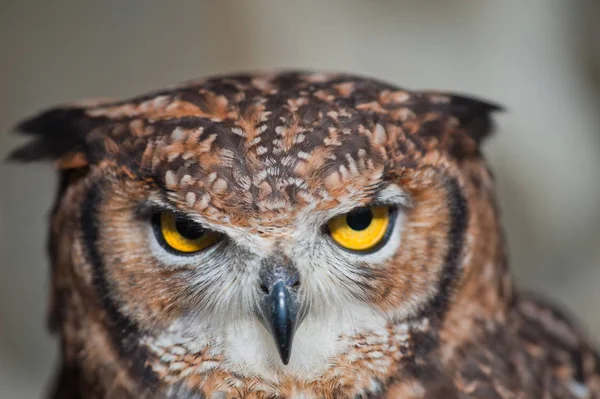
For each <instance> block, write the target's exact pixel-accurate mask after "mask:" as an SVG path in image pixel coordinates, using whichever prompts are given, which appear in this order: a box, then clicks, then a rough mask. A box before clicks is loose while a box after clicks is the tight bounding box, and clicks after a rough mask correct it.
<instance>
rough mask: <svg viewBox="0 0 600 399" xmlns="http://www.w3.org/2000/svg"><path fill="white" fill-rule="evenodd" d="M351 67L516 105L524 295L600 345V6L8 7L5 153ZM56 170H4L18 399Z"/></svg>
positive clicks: (38, 366)
mask: <svg viewBox="0 0 600 399" xmlns="http://www.w3.org/2000/svg"><path fill="white" fill-rule="evenodd" d="M281 67H302V68H314V69H331V70H342V71H350V72H356V73H362V74H367V75H373V76H376V77H379V78H383V79H386V80H389V81H391V82H395V83H397V84H399V85H401V86H405V87H408V88H414V89H443V90H452V91H459V92H463V93H469V94H474V95H478V96H481V97H484V98H488V99H491V100H494V101H497V102H500V103H502V104H504V105H505V106H506V107H507V108H508V110H509V112H507V113H505V114H502V115H499V116H498V126H499V131H498V133H497V135H496V136H495V138H493V139H492V140H491V141H489V142H488V144H487V145H486V148H485V152H486V154H487V156H488V159H489V161H490V163H491V165H492V167H493V168H494V170H495V173H496V178H497V186H498V194H499V197H500V205H501V207H502V209H503V217H504V222H505V226H506V230H507V236H508V244H509V248H510V253H511V260H512V264H513V270H514V273H515V276H516V279H517V281H518V282H519V284H521V285H522V286H525V287H529V288H533V289H536V290H538V291H542V292H543V293H544V294H546V295H547V296H550V297H552V298H554V299H555V300H556V301H558V302H560V303H561V304H562V305H563V306H564V307H565V308H567V309H569V310H570V311H572V313H573V314H574V315H575V317H576V319H577V320H578V321H579V322H580V323H581V325H582V326H583V327H584V328H585V329H586V330H587V332H588V334H589V335H590V336H591V337H593V338H594V339H596V340H597V341H596V342H600V310H599V308H600V290H599V289H597V287H598V286H599V285H600V245H599V244H600V240H599V237H600V234H599V233H600V112H598V111H599V110H600V2H598V1H594V0H590V1H583V0H572V1H566V0H563V1H559V0H556V1H555V0H530V1H526V2H524V1H520V0H503V1H472V0H454V1H448V0H437V1H399V0H398V1H391V0H389V1H374V0H370V1H369V0H345V1H344V0H339V1H333V0H312V1H307V0H303V1H277V0H270V1H268V0H261V1H255V0H245V1H241V0H239V1H219V2H217V1H213V2H209V1H187V2H186V1H172V2H168V1H149V0H145V1H122V0H121V1H116V0H115V1H103V2H94V3H93V4H92V3H91V2H85V1H68V0H60V1H59V0H54V1H24V0H0V72H1V73H0V157H2V158H3V157H4V156H5V154H6V153H7V152H8V151H9V150H10V149H11V148H14V146H15V145H17V144H18V143H21V142H22V140H21V139H20V138H18V137H15V136H14V135H10V134H8V132H9V131H10V128H11V127H12V126H13V125H14V124H15V122H17V121H18V120H19V119H20V118H22V117H25V116H27V115H30V114H31V113H34V112H36V111H38V110H40V109H41V108H44V107H47V106H50V105H53V104H55V103H59V102H66V101H73V100H78V99H81V98H84V97H123V96H131V95H135V94H139V93H143V92H145V91H147V90H149V89H155V88H160V87H162V86H165V85H168V84H171V83H175V82H178V81H181V80H187V79H190V78H193V77H199V76H206V75H210V74H215V73H223V72H229V71H240V70H248V69H264V68H281ZM54 190H55V176H54V174H53V173H52V171H51V170H50V167H49V166H48V165H27V166H24V165H12V164H9V165H7V164H2V165H0V255H1V256H0V398H35V397H39V396H40V394H41V392H42V391H43V389H44V386H45V385H46V384H47V381H48V377H49V375H50V372H51V370H52V367H53V365H54V363H55V359H56V347H55V346H56V342H55V341H54V340H53V339H52V338H51V337H50V336H49V335H48V334H47V332H46V329H45V313H46V298H47V283H48V274H47V273H48V267H47V262H46V257H45V253H44V245H45V241H44V240H45V235H46V217H47V213H48V208H49V206H50V203H51V200H52V196H53V192H54Z"/></svg>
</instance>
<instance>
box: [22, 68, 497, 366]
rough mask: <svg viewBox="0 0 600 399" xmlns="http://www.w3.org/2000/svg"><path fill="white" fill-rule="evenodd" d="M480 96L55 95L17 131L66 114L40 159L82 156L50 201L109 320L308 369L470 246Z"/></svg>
mask: <svg viewBox="0 0 600 399" xmlns="http://www.w3.org/2000/svg"><path fill="white" fill-rule="evenodd" d="M492 109H493V107H492V106H490V105H488V104H484V103H481V102H478V101H475V100H467V99H464V98H461V97H451V96H444V95H440V94H431V93H412V92H408V91H405V90H401V89H398V88H395V87H393V86H389V85H386V84H383V83H380V82H376V81H372V80H368V79H362V78H357V77H352V76H346V75H323V74H303V73H291V74H282V75H258V76H237V77H223V78H216V79H212V80H207V81H201V82H191V83H189V84H186V85H184V86H181V87H177V88H173V89H170V90H168V91H164V92H159V93H155V94H152V95H149V96H145V97H141V98H137V99H133V100H130V101H126V102H119V103H108V104H98V105H94V106H87V107H75V108H70V109H68V110H64V109H61V110H55V111H50V112H49V113H47V114H46V115H42V116H41V117H40V118H38V119H37V122H36V120H33V121H32V122H29V125H27V124H26V125H24V126H23V129H24V130H29V131H35V130H36V127H35V126H34V125H35V123H38V124H39V123H40V122H39V121H42V120H44V119H45V121H46V124H50V125H51V124H52V123H49V121H54V123H55V124H56V123H58V121H61V123H63V128H62V131H63V132H65V133H64V134H65V135H69V138H70V142H71V143H72V144H71V146H70V147H69V148H61V149H60V150H56V149H54V150H53V152H52V153H48V154H41V155H37V156H45V155H46V156H52V157H54V158H56V159H57V160H58V165H59V168H61V169H62V170H63V173H64V174H65V175H71V174H73V171H79V172H78V174H77V178H74V179H72V180H73V183H71V184H69V185H67V186H66V188H65V190H66V193H67V194H69V193H71V194H70V195H66V194H65V195H64V196H63V197H62V198H63V200H61V199H59V202H58V205H57V206H58V208H59V209H60V211H59V213H60V212H62V213H64V214H68V215H69V218H72V219H73V220H76V221H77V224H78V225H79V227H80V229H81V234H76V235H74V236H73V237H72V239H73V242H72V245H73V248H74V251H73V254H74V255H72V256H71V258H72V273H73V275H74V278H75V279H76V281H78V283H77V284H75V286H76V288H75V289H78V290H81V291H85V292H86V297H87V298H89V295H91V296H92V299H88V300H90V301H91V302H95V303H97V304H98V307H99V308H100V309H101V313H103V314H104V315H105V316H103V317H107V318H109V319H114V320H115V323H116V324H117V325H118V323H123V320H124V321H125V322H124V323H125V324H126V325H127V326H134V327H135V331H136V334H137V337H138V338H139V340H140V341H141V342H142V343H143V345H146V346H147V347H149V348H150V350H154V349H156V348H159V347H161V345H162V346H164V345H167V344H173V345H187V346H186V347H187V348H188V349H189V348H195V350H197V351H199V350H201V349H202V348H211V351H212V352H211V353H212V355H211V356H213V358H211V359H212V361H213V362H216V363H219V364H224V365H225V366H223V367H227V368H228V369H229V370H234V371H237V372H240V373H243V374H246V375H247V374H252V373H255V374H260V375H262V376H265V375H273V374H276V373H280V372H282V371H281V370H287V371H285V372H289V373H300V371H302V372H303V373H304V375H306V372H307V371H310V372H317V371H318V372H320V371H322V369H323V367H326V365H327V362H328V359H331V358H332V357H334V356H336V355H339V354H341V353H344V352H345V351H346V350H347V349H348V343H347V342H346V341H345V339H346V338H347V337H353V336H356V335H357V334H361V333H363V332H365V331H381V330H384V329H385V328H386V326H388V325H389V323H390V322H392V321H398V320H408V319H411V318H416V317H417V316H418V315H419V314H422V313H423V312H428V313H432V312H433V313H435V312H438V311H443V307H444V306H445V303H446V301H447V298H448V295H449V292H450V290H451V289H452V284H453V282H454V280H455V276H457V273H460V268H461V264H462V261H463V259H464V257H465V256H466V255H468V243H467V242H466V241H465V239H464V236H465V230H466V229H467V226H468V224H469V220H470V219H469V212H468V206H467V196H468V195H469V190H470V189H471V188H472V187H473V184H474V183H473V179H469V176H468V174H466V173H465V171H464V170H463V169H461V167H460V166H457V165H460V163H461V162H462V161H463V160H464V159H475V158H477V157H478V155H479V153H478V143H479V140H480V138H481V137H480V136H478V134H481V133H480V131H486V132H487V130H488V128H489V126H488V124H489V121H488V119H487V112H488V111H490V110H492ZM65 121H69V122H68V124H67V125H68V126H67V127H65V126H64V122H65ZM68 141H69V140H66V141H65V142H68ZM36 145H37V147H36ZM40 148H43V147H42V145H41V144H40V143H34V144H33V145H32V146H31V147H29V148H26V149H25V150H22V152H21V153H20V154H19V153H17V156H20V157H25V158H26V157H27V156H31V155H28V154H29V153H34V152H35V151H40ZM27 151H29V153H28V152H27ZM457 160H458V162H457ZM82 170H84V172H83V173H81V171H82ZM486 176H487V175H486ZM478 179H480V180H481V177H480V176H479V175H478ZM476 183H477V184H482V183H481V181H478V182H476ZM64 198H69V200H68V201H67V200H65V199H64ZM73 198H77V201H80V203H81V205H80V206H74V205H73V202H74V200H73ZM79 255H81V256H79ZM90 293H91V294H90ZM156 350H157V349H156ZM190 350H191V349H190ZM207 367H208V366H207ZM155 371H157V370H155Z"/></svg>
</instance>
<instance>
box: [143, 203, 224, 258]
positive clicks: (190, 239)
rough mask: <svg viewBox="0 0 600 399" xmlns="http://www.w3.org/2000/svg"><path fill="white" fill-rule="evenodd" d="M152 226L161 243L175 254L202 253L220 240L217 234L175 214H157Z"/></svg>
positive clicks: (166, 212) (165, 212)
mask: <svg viewBox="0 0 600 399" xmlns="http://www.w3.org/2000/svg"><path fill="white" fill-rule="evenodd" d="M152 224H153V226H154V231H155V233H156V236H157V238H158V240H159V242H160V243H161V244H163V246H164V247H166V248H167V249H169V250H171V251H174V252H180V253H185V254H190V253H194V252H198V251H202V250H203V249H205V248H207V247H209V246H210V245H212V244H214V243H215V242H217V240H218V239H219V235H218V234H217V233H215V232H212V231H210V230H206V229H204V227H202V225H200V224H198V223H196V222H194V221H191V220H189V219H188V218H185V217H182V216H179V215H176V214H174V213H173V212H168V211H164V212H160V213H157V214H156V215H154V217H153V219H152Z"/></svg>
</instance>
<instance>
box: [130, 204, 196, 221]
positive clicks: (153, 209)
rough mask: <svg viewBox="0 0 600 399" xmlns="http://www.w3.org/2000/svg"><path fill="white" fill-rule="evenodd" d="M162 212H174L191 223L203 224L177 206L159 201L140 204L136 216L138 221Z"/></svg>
mask: <svg viewBox="0 0 600 399" xmlns="http://www.w3.org/2000/svg"><path fill="white" fill-rule="evenodd" d="M160 212H172V213H174V214H175V216H177V217H181V218H184V219H186V220H189V221H190V222H193V223H197V224H202V223H200V222H198V221H197V220H196V219H195V218H194V217H192V216H191V215H190V214H189V213H187V212H184V211H182V210H180V209H179V208H177V207H176V206H175V205H173V204H171V203H169V202H168V201H162V200H161V201H157V200H146V201H144V202H142V203H141V204H139V205H138V206H137V207H136V209H135V216H136V217H137V218H138V219H147V218H149V217H150V216H152V215H154V214H157V213H160Z"/></svg>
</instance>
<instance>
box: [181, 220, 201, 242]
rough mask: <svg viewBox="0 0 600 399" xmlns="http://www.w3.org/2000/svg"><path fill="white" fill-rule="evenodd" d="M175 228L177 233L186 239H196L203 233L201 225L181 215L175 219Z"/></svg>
mask: <svg viewBox="0 0 600 399" xmlns="http://www.w3.org/2000/svg"><path fill="white" fill-rule="evenodd" d="M175 228H176V229H177V232H178V233H179V234H181V235H182V236H183V237H184V238H187V239H188V240H197V239H198V238H200V237H202V235H203V234H204V229H203V228H202V226H200V225H199V224H198V223H194V222H192V221H191V220H189V219H186V218H182V217H177V218H176V219H175Z"/></svg>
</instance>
